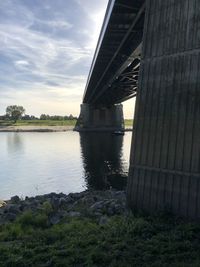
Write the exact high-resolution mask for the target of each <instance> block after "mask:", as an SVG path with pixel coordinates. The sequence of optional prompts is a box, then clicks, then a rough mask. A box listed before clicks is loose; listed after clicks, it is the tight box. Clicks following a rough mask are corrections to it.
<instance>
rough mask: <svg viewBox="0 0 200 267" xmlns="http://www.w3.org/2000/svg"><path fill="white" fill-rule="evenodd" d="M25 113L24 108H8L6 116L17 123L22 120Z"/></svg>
mask: <svg viewBox="0 0 200 267" xmlns="http://www.w3.org/2000/svg"><path fill="white" fill-rule="evenodd" d="M24 113H25V109H24V108H23V107H22V106H16V105H14V106H8V107H7V108H6V115H7V116H8V117H9V118H10V119H12V120H14V122H16V121H17V120H19V119H21V117H22V115H23V114H24Z"/></svg>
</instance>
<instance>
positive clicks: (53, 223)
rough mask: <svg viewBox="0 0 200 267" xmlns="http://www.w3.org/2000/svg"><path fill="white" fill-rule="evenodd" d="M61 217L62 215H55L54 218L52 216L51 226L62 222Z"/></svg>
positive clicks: (50, 219)
mask: <svg viewBox="0 0 200 267" xmlns="http://www.w3.org/2000/svg"><path fill="white" fill-rule="evenodd" d="M61 219H62V218H61V217H60V215H59V214H55V215H53V216H51V217H50V218H49V223H50V224H51V225H55V224H58V223H59V222H60V221H61Z"/></svg>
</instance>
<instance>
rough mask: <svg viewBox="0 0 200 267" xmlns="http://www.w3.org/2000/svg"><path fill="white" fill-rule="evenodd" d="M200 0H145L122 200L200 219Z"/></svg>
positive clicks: (136, 207) (149, 210) (136, 206)
mask: <svg viewBox="0 0 200 267" xmlns="http://www.w3.org/2000/svg"><path fill="white" fill-rule="evenodd" d="M199 12H200V1H196V0H189V1H188V0H177V1H163V0H146V18H145V26H144V37H143V52H142V60H141V67H140V75H139V85H138V96H137V100H136V112H135V119H134V131H133V143H132V150H131V159H130V171H129V180H128V190H127V195H128V203H129V205H130V206H131V207H132V208H133V209H144V210H146V211H148V212H154V211H156V210H165V209H167V210H170V211H172V212H173V213H175V214H177V215H181V216H184V217H190V218H193V219H198V220H199V219H200V37H199V36H200V27H199V25H200V16H199Z"/></svg>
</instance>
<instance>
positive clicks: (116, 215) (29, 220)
mask: <svg viewBox="0 0 200 267" xmlns="http://www.w3.org/2000/svg"><path fill="white" fill-rule="evenodd" d="M1 203H2V207H1V208H0V266H1V267H8V266H13V267H18V266H20V267H28V266H29V267H35V266H37V267H45V266H49V267H50V266H53V267H62V266H63V267H66V266H79V267H84V266H87V267H94V266H96V267H108V266H110V267H132V266H137V267H140V266H141V267H147V266H148V267H157V266H164V267H168V266H169V267H177V266H181V267H195V266H200V258H199V255H200V243H199V238H200V225H199V223H192V222H186V221H184V220H183V219H181V218H176V217H174V216H172V215H170V214H167V213H166V214H164V213H162V214H155V215H152V216H149V215H147V214H142V213H134V214H133V213H131V212H130V211H129V210H128V209H127V207H126V199H125V192H124V191H115V190H107V191H92V190H87V191H84V192H81V193H70V194H68V195H65V194H63V193H60V194H56V193H50V194H46V195H41V196H36V197H26V198H25V199H23V200H22V199H20V198H19V197H18V196H14V197H12V198H11V199H10V200H9V201H6V203H5V202H3V201H2V202H1Z"/></svg>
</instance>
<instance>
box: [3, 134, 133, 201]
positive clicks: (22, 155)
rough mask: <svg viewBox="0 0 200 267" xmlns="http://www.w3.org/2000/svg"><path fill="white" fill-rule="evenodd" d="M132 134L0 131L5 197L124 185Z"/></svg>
mask: <svg viewBox="0 0 200 267" xmlns="http://www.w3.org/2000/svg"><path fill="white" fill-rule="evenodd" d="M131 135H132V133H126V134H125V135H124V136H115V135H112V134H110V133H82V134H79V133H77V132H72V131H69V132H65V133H0V151H1V153H0V199H8V198H10V197H11V196H13V195H16V194H17V195H19V196H21V197H25V196H34V195H37V194H44V193H49V192H64V193H69V192H79V191H82V190H85V189H86V188H89V187H90V188H95V189H102V188H106V187H107V188H108V187H110V186H112V187H117V188H119V187H123V186H124V185H125V176H126V174H127V171H128V162H129V154H130V146H131Z"/></svg>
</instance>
